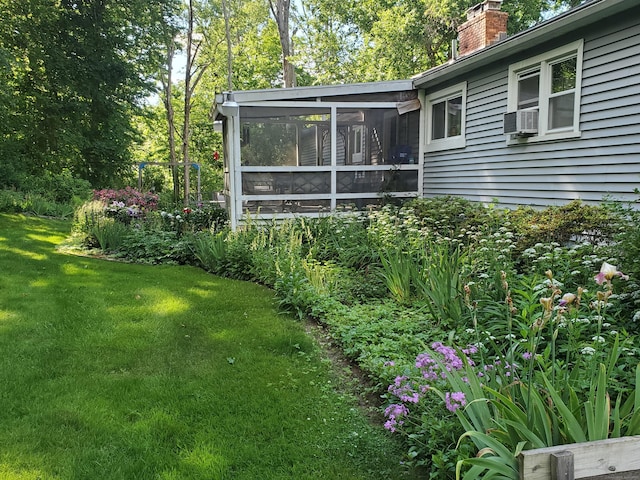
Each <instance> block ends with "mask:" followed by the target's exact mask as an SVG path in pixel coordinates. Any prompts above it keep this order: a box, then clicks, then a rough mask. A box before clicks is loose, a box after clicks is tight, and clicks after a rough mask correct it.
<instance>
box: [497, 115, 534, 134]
mask: <svg viewBox="0 0 640 480" xmlns="http://www.w3.org/2000/svg"><path fill="white" fill-rule="evenodd" d="M504 133H505V135H533V134H536V133H538V110H517V111H515V112H509V113H505V114H504Z"/></svg>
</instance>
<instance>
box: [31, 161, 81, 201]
mask: <svg viewBox="0 0 640 480" xmlns="http://www.w3.org/2000/svg"><path fill="white" fill-rule="evenodd" d="M20 188H21V190H23V191H25V192H29V193H34V194H38V195H40V196H42V197H43V198H45V199H47V200H48V201H50V202H52V203H57V204H67V205H72V206H73V205H77V204H79V203H81V202H82V201H85V200H88V199H89V198H90V197H91V184H90V183H89V182H88V181H87V180H83V179H81V178H75V177H74V176H73V175H72V174H71V172H70V171H69V170H67V169H65V170H63V171H62V172H61V173H58V174H54V173H51V172H46V171H45V172H43V173H42V175H38V176H37V177H34V176H31V177H29V178H28V179H25V180H24V181H22V182H21V186H20Z"/></svg>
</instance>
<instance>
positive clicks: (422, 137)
mask: <svg viewBox="0 0 640 480" xmlns="http://www.w3.org/2000/svg"><path fill="white" fill-rule="evenodd" d="M425 97H426V93H425V90H418V100H420V131H419V133H418V138H419V141H418V166H419V168H418V196H419V197H420V198H422V197H424V164H425V158H424V155H425V148H424V145H425V142H426V136H427V112H426V101H425Z"/></svg>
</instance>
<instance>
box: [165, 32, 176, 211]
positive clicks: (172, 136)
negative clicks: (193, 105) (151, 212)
mask: <svg viewBox="0 0 640 480" xmlns="http://www.w3.org/2000/svg"><path fill="white" fill-rule="evenodd" d="M175 49H176V48H175V44H174V43H173V40H171V42H170V44H169V45H167V77H166V78H163V79H162V91H163V93H164V98H163V99H162V102H163V103H164V107H165V113H166V117H167V126H168V135H169V162H170V168H171V177H172V179H173V201H174V203H178V201H179V200H180V178H179V176H178V156H177V153H176V126H175V121H174V117H175V115H174V111H173V104H172V103H171V97H172V95H173V87H172V85H173V84H172V82H173V80H172V75H171V72H172V70H173V56H174V54H175Z"/></svg>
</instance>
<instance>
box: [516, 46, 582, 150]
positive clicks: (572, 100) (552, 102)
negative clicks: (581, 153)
mask: <svg viewBox="0 0 640 480" xmlns="http://www.w3.org/2000/svg"><path fill="white" fill-rule="evenodd" d="M582 50H583V42H582V40H580V41H578V42H574V43H572V44H570V45H567V46H565V47H562V48H558V49H555V50H553V51H551V52H547V53H546V54H543V55H538V56H537V57H534V58H531V59H528V60H525V61H523V62H519V63H517V64H515V65H511V66H510V67H509V93H508V111H509V112H515V111H516V110H537V111H538V125H537V130H538V132H537V134H533V135H532V136H529V137H524V138H518V137H515V138H513V137H510V138H509V139H508V141H510V142H512V141H513V142H522V141H527V142H529V141H540V140H553V139H556V138H571V137H576V136H579V135H580V83H581V73H582Z"/></svg>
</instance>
